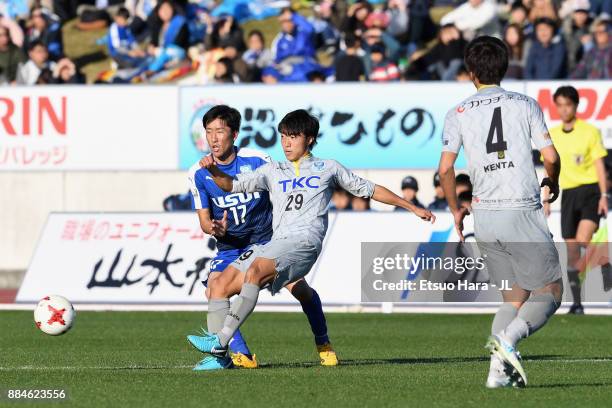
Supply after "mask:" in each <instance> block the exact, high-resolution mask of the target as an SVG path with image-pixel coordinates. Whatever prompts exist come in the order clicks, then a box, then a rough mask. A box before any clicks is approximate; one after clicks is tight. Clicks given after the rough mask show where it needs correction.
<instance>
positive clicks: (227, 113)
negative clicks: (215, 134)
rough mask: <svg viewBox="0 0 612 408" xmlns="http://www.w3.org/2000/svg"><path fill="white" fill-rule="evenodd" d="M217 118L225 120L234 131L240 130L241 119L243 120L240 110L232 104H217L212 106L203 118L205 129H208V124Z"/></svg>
mask: <svg viewBox="0 0 612 408" xmlns="http://www.w3.org/2000/svg"><path fill="white" fill-rule="evenodd" d="M215 119H221V120H222V121H223V122H225V124H226V125H227V127H229V128H230V129H231V131H232V132H238V131H239V130H240V121H241V120H242V117H241V116H240V112H238V111H237V110H236V109H234V108H232V107H230V106H227V105H216V106H213V107H212V108H210V109H209V111H208V112H206V114H205V115H204V117H203V118H202V125H204V129H206V126H208V124H209V123H210V122H212V121H213V120H215Z"/></svg>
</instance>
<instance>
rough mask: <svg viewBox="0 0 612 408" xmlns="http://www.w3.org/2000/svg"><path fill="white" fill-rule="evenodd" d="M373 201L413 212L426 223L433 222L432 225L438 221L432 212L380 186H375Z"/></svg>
mask: <svg viewBox="0 0 612 408" xmlns="http://www.w3.org/2000/svg"><path fill="white" fill-rule="evenodd" d="M372 199H373V200H376V201H378V202H381V203H385V204H389V205H393V206H396V207H402V208H404V209H406V210H408V211H410V212H413V213H414V214H415V215H416V216H417V217H419V218H421V219H423V220H425V221H431V223H432V224H433V223H434V222H435V221H436V216H435V215H433V214H432V213H431V211H429V210H426V209H424V208H419V207H417V206H416V205H414V204H412V203H411V202H409V201H406V200H404V199H403V198H401V197H400V196H398V195H397V194H395V193H393V192H392V191H390V190H389V189H388V188H386V187H383V186H379V185H378V184H376V186H374V194H373V195H372Z"/></svg>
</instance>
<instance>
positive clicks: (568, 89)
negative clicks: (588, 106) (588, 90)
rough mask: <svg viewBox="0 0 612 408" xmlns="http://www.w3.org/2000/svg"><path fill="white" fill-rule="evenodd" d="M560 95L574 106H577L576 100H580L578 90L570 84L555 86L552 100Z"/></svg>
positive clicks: (555, 99)
mask: <svg viewBox="0 0 612 408" xmlns="http://www.w3.org/2000/svg"><path fill="white" fill-rule="evenodd" d="M560 96H562V97H564V98H567V99H569V100H570V101H572V102H574V104H575V105H576V106H578V102H580V95H578V90H577V89H576V88H574V87H573V86H571V85H566V86H561V87H559V88H557V90H556V91H555V94H554V95H553V100H554V101H555V102H556V101H557V98H558V97H560Z"/></svg>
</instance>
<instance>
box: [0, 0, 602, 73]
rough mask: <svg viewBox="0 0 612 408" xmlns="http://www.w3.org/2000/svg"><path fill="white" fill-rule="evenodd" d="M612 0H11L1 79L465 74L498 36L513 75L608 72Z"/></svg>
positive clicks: (2, 6) (2, 23)
mask: <svg viewBox="0 0 612 408" xmlns="http://www.w3.org/2000/svg"><path fill="white" fill-rule="evenodd" d="M611 15H612V0H518V1H514V0H508V1H506V0H497V1H496V0H468V1H461V0H388V1H379V0H373V1H350V0H349V1H342V0H336V1H332V0H323V1H306V0H302V1H291V2H290V1H274V0H252V1H247V0H223V1H213V0H200V1H196V0H192V1H185V0H173V1H171V0H159V1H158V0H36V1H31V0H3V1H0V82H1V83H3V84H18V85H33V84H63V83H85V82H90V83H91V82H98V83H142V82H153V83H162V82H180V83H187V84H206V83H253V82H263V83H266V84H273V83H279V82H283V83H286V82H333V81H373V82H391V81H422V80H445V81H455V80H467V79H468V77H467V72H466V71H465V67H464V65H463V61H462V54H463V48H464V47H465V45H466V43H467V42H468V41H469V40H471V39H472V38H474V37H476V36H478V35H483V34H487V35H494V36H497V37H499V38H501V39H503V40H504V41H505V42H506V44H507V45H508V47H509V50H510V54H511V62H510V68H509V70H508V74H507V76H506V78H507V79H542V80H546V79H563V78H574V79H579V78H582V79H609V78H611V77H612V43H611V40H610V37H611V34H612V32H611V30H612V28H611V27H612V25H611Z"/></svg>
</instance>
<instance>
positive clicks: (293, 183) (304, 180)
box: [278, 176, 321, 193]
mask: <svg viewBox="0 0 612 408" xmlns="http://www.w3.org/2000/svg"><path fill="white" fill-rule="evenodd" d="M319 180H321V177H319V176H310V177H296V178H294V179H289V180H280V181H279V182H278V184H280V185H282V186H283V193H286V192H287V190H288V189H291V190H295V189H296V188H312V189H317V188H319Z"/></svg>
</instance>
